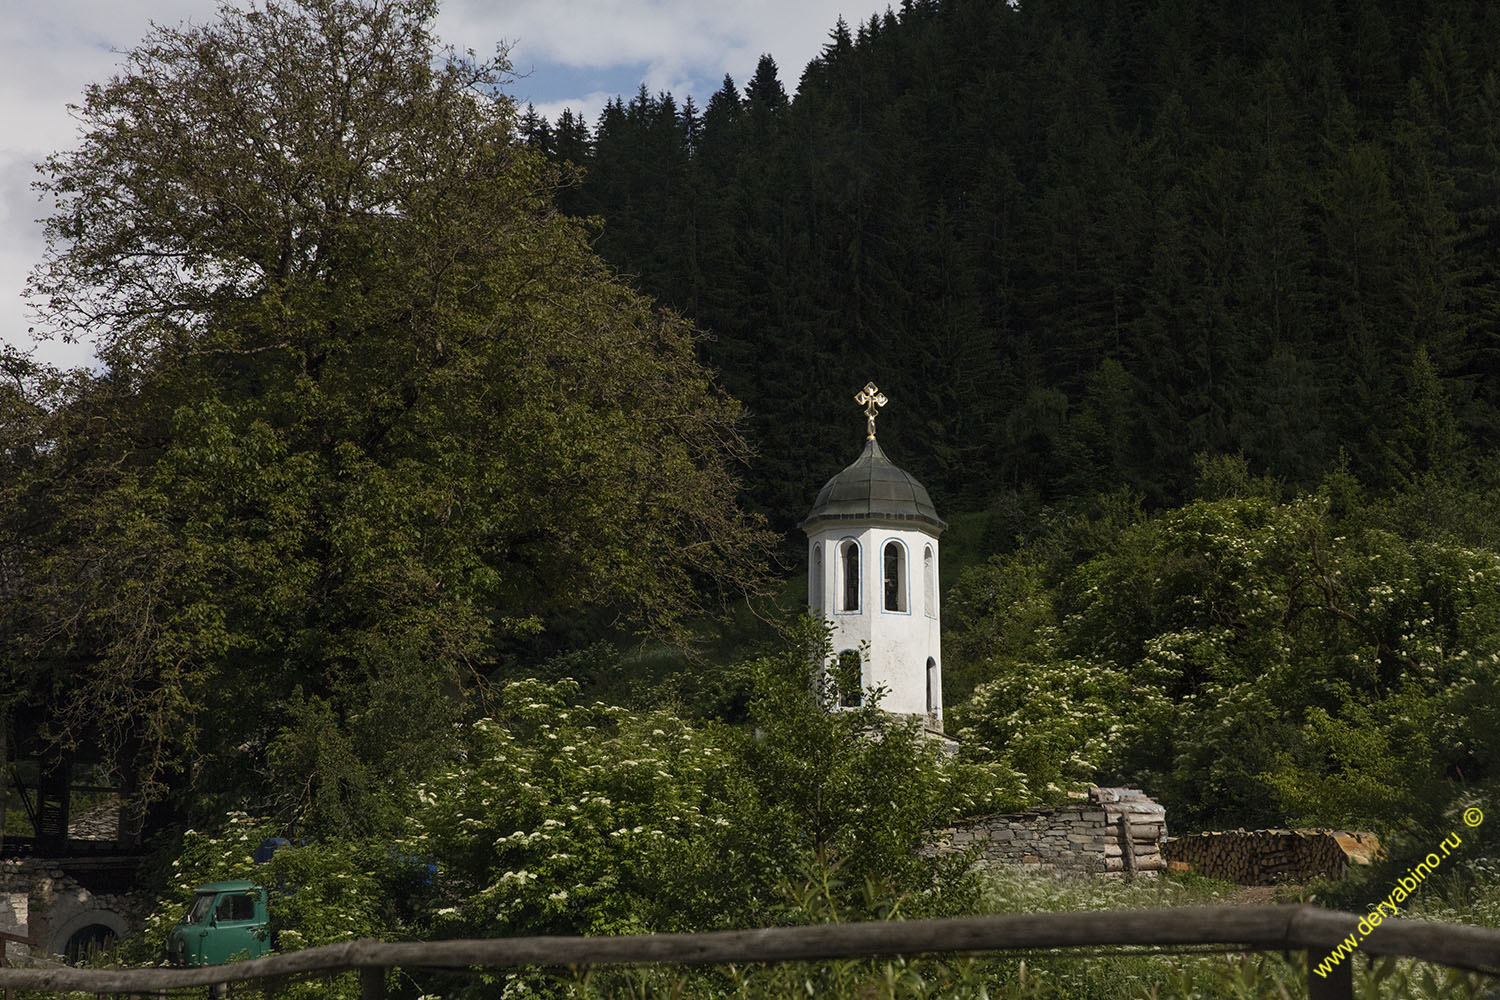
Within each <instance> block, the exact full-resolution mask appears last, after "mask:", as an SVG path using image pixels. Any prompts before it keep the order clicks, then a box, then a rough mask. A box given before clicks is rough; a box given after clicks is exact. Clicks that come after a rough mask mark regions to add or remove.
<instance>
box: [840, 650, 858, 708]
mask: <svg viewBox="0 0 1500 1000" xmlns="http://www.w3.org/2000/svg"><path fill="white" fill-rule="evenodd" d="M864 683H865V665H864V660H863V659H861V658H860V655H859V650H857V649H846V650H844V651H843V652H842V653H840V654H839V655H838V657H837V658H836V659H835V660H834V661H833V685H834V687H835V688H837V689H838V699H839V704H840V705H842V706H844V707H845V708H858V707H859V704H860V702H861V700H862V699H863V698H864Z"/></svg>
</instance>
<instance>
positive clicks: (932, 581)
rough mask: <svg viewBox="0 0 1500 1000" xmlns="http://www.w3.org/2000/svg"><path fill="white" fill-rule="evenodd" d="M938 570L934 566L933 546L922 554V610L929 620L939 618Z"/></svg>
mask: <svg viewBox="0 0 1500 1000" xmlns="http://www.w3.org/2000/svg"><path fill="white" fill-rule="evenodd" d="M936 576H937V570H936V568H935V567H934V566H933V559H932V546H931V545H929V546H927V550H926V551H925V552H923V553H922V610H923V611H924V612H926V614H927V616H928V617H929V618H936V617H937V580H936Z"/></svg>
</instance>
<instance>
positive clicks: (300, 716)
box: [0, 0, 762, 829]
mask: <svg viewBox="0 0 1500 1000" xmlns="http://www.w3.org/2000/svg"><path fill="white" fill-rule="evenodd" d="M435 13H436V6H435V4H434V3H432V2H430V0H369V2H356V0H305V2H295V3H287V4H279V3H271V4H267V5H264V6H263V7H261V8H258V9H255V10H251V11H248V12H246V11H238V10H234V9H232V8H226V9H225V10H224V11H223V12H222V13H221V15H220V17H219V19H218V20H216V21H213V22H210V23H208V24H205V25H201V26H187V27H180V28H173V27H159V28H156V29H155V30H154V31H153V33H152V34H151V36H150V37H149V38H148V39H147V40H146V41H145V42H144V43H143V44H142V45H141V46H139V47H138V48H136V49H135V50H133V51H132V52H131V53H129V54H128V56H127V57H126V65H125V69H124V70H123V71H122V73H121V74H120V75H119V76H117V77H116V78H114V79H112V80H111V81H109V82H108V83H105V84H101V85H95V86H92V87H90V88H89V90H88V91H87V92H86V94H85V96H84V100H83V103H82V105H81V106H80V108H79V110H78V116H79V120H80V122H81V129H82V139H81V142H80V144H79V146H78V147H77V148H76V149H74V150H72V151H69V152H64V153H59V154H57V155H56V156H54V157H52V158H51V159H50V160H49V161H48V163H47V164H46V168H45V178H46V179H45V180H44V181H43V182H42V185H41V186H42V188H43V190H44V192H46V193H47V194H49V195H51V196H52V198H53V199H54V204H55V208H54V211H53V214H52V215H51V217H50V219H49V220H48V222H47V233H48V237H49V249H48V252H47V257H46V259H45V260H44V262H43V263H42V264H41V265H40V266H39V268H38V269H37V271H36V272H35V274H34V278H33V281H34V291H35V293H36V295H37V296H38V297H39V302H40V304H41V305H42V306H43V308H44V311H45V313H46V315H47V317H48V319H49V320H50V321H51V322H52V324H53V326H54V328H55V329H57V330H59V331H61V332H63V333H65V334H66V333H68V332H70V331H81V330H85V329H87V330H89V331H91V332H92V333H93V334H94V335H95V336H96V338H97V341H98V343H99V345H100V353H101V357H102V358H103V359H104V361H105V362H106V364H107V366H108V367H107V371H105V372H104V373H103V374H102V375H100V376H99V377H98V378H96V379H92V380H88V381H86V382H85V383H84V384H82V385H80V386H77V387H75V388H74V390H73V391H71V392H70V393H69V394H68V395H67V396H66V398H64V399H62V400H61V401H60V402H59V404H58V405H57V406H56V407H55V408H53V409H51V410H50V411H48V412H46V413H44V414H41V415H38V416H37V421H39V423H36V424H35V428H36V429H35V430H34V431H33V432H32V439H33V441H34V442H41V443H42V444H43V445H44V446H45V447H43V448H41V449H40V452H39V451H38V446H37V445H36V444H35V443H28V440H27V438H26V437H25V436H24V435H23V436H21V437H18V438H16V439H7V442H6V445H5V453H6V463H7V464H6V466H5V468H6V470H7V472H8V473H10V472H12V471H14V472H15V475H13V476H9V477H8V478H7V479H6V481H5V486H4V488H5V491H6V498H7V500H10V501H13V503H14V505H12V504H10V503H8V504H7V505H6V509H7V513H6V515H5V518H6V531H7V532H8V534H7V536H6V537H7V538H9V539H21V538H24V544H19V543H18V544H17V545H16V546H15V547H14V548H11V549H9V550H7V558H17V559H19V560H20V562H21V566H20V573H21V574H22V575H23V576H24V578H25V579H26V581H27V586H26V588H25V590H24V593H22V594H20V595H16V596H17V597H18V599H17V600H14V601H7V603H6V606H5V610H4V614H5V616H6V627H5V628H3V629H0V632H3V633H4V634H5V636H6V641H7V643H8V644H9V652H10V653H12V654H13V657H14V658H16V659H17V660H19V661H20V662H24V663H26V664H27V668H26V676H25V677H24V678H22V679H21V681H20V683H21V684H22V685H24V686H25V687H26V689H28V690H30V691H32V692H33V694H34V697H35V699H36V700H37V701H38V702H39V703H40V704H41V707H44V708H46V709H47V710H48V711H49V712H50V713H51V714H53V716H54V717H55V718H56V719H57V720H58V726H59V732H60V734H61V738H63V739H77V738H89V739H91V740H99V741H102V742H103V743H104V744H105V745H106V746H108V747H110V748H113V749H115V750H117V751H119V753H120V754H121V755H122V756H123V757H124V758H125V763H126V764H127V765H132V766H133V768H134V769H135V770H136V771H137V772H138V773H139V774H140V775H141V776H142V777H143V779H145V780H146V781H147V782H148V783H149V782H151V781H154V780H160V779H164V778H167V777H172V776H174V775H175V776H177V777H181V776H183V775H184V774H185V772H184V771H183V770H182V769H183V768H186V767H188V766H189V763H190V762H191V765H192V767H193V768H194V776H195V777H196V779H197V783H198V786H199V789H200V791H203V790H205V786H206V788H207V790H208V794H209V795H210V796H211V795H212V794H213V793H212V789H215V788H218V789H230V788H233V789H234V790H235V791H236V793H237V794H241V795H245V796H249V797H251V800H252V801H256V802H259V803H260V804H261V805H262V806H271V807H274V808H276V809H277V810H278V811H280V812H281V813H283V814H284V815H299V814H300V815H304V816H307V817H308V818H309V819H312V820H314V821H316V823H318V824H321V825H323V826H325V827H327V828H330V829H362V828H369V827H371V826H372V825H378V824H379V823H381V822H384V821H386V820H389V819H391V818H392V815H399V814H400V812H401V811H402V809H401V807H400V806H399V805H398V804H397V803H396V801H395V800H394V799H390V798H388V797H387V798H382V796H380V795H378V794H375V793H376V792H377V791H379V789H380V788H382V787H388V786H390V785H392V784H393V783H395V784H401V783H405V782H406V781H407V778H406V775H408V774H410V773H417V772H420V770H421V768H422V766H423V763H424V761H426V760H430V759H432V758H434V757H437V756H440V755H442V754H443V753H444V752H445V747H446V746H447V745H448V744H449V743H450V742H451V736H450V735H449V734H450V733H451V732H452V730H451V727H450V725H449V723H450V722H451V721H453V720H454V719H455V718H457V717H459V716H461V715H462V713H463V712H464V711H466V708H465V705H464V701H465V699H464V698H463V697H461V693H462V692H464V691H474V690H477V689H476V687H475V683H474V681H475V679H476V678H477V677H478V676H481V675H482V674H483V673H484V671H485V664H486V662H487V658H488V657H489V656H490V650H491V648H492V645H493V643H494V642H495V641H496V640H497V639H500V638H504V637H514V636H518V635H525V634H527V633H528V632H531V631H534V630H535V629H536V628H537V627H538V625H539V623H540V622H541V621H542V619H543V618H544V617H545V616H547V615H549V614H554V613H557V612H560V611H566V610H572V609H578V608H581V607H584V606H588V605H599V604H604V605H608V606H611V607H613V608H615V609H616V610H617V611H618V612H620V613H622V614H623V615H625V616H626V617H627V618H629V619H631V620H634V621H637V622H643V623H646V624H647V625H649V626H652V627H659V628H663V629H667V630H670V629H672V628H674V627H676V626H678V625H679V624H680V623H682V622H683V621H684V620H685V619H686V618H688V617H690V616H692V615H695V614H697V613H699V612H700V611H702V610H703V609H704V608H706V607H709V606H711V605H712V604H713V603H714V602H715V601H716V600H718V599H719V598H721V597H724V596H729V595H734V594H738V593H741V592H743V591H744V590H745V589H747V588H753V587H754V586H755V585H756V580H757V578H758V576H759V573H760V570H759V565H760V555H759V552H760V546H761V544H762V540H761V536H760V535H759V534H758V532H757V529H756V527H755V525H754V524H753V523H752V522H751V521H750V520H749V519H748V518H746V517H745V516H744V515H743V514H741V513H740V511H739V510H738V509H737V507H736V505H735V499H734V498H735V494H736V491H737V484H736V480H735V478H734V472H733V469H734V465H735V464H736V463H737V462H738V461H739V460H740V459H741V458H743V456H744V450H743V446H742V442H741V439H740V437H739V435H738V431H737V420H738V405H737V404H736V403H735V402H734V401H733V400H732V399H730V398H729V397H728V396H727V395H726V394H725V393H724V392H723V391H722V390H721V389H720V388H719V387H718V386H717V385H716V384H715V383H714V381H713V380H712V378H711V376H710V374H709V373H708V371H707V370H706V369H704V368H703V367H702V366H701V365H700V364H699V363H698V360H697V358H696V351H697V341H696V339H695V336H694V334H693V332H692V330H691V328H690V327H689V326H688V324H687V323H686V322H684V321H682V320H680V319H678V318H676V317H674V316H671V315H667V314H663V313H660V312H657V311H654V310H653V308H652V307H651V305H650V303H649V302H648V301H647V300H645V299H643V298H641V297H640V296H639V295H637V294H635V293H634V292H632V291H630V290H629V289H628V288H626V287H624V286H623V285H621V284H619V283H617V282H616V281H614V280H613V279H612V278H611V276H610V273H609V270H608V268H607V267H606V266H605V265H604V264H603V263H602V262H600V261H599V260H598V259H597V258H596V257H595V256H594V255H593V254H592V252H591V251H590V249H589V246H588V242H587V240H588V235H587V233H586V231H585V230H584V229H583V228H582V227H581V226H580V225H579V224H577V223H575V222H573V221H570V220H569V219H567V218H564V217H562V216H560V215H558V214H557V213H556V212H555V211H554V210H553V208H552V206H551V204H550V202H549V200H548V193H549V191H550V189H551V187H552V186H553V184H554V183H555V182H556V180H557V175H556V173H555V172H554V171H553V170H551V169H550V168H549V167H547V165H546V163H545V161H544V159H543V157H542V156H541V155H540V154H538V153H534V152H532V151H529V150H528V149H526V148H525V147H524V146H523V145H522V144H521V143H520V142H519V141H518V137H517V133H518V128H520V125H519V124H518V122H517V119H516V114H515V112H514V109H513V107H512V105H511V103H510V102H509V100H508V99H506V98H504V97H503V96H497V94H496V91H495V87H496V86H498V85H499V84H500V83H501V82H503V79H504V74H505V71H506V69H507V66H506V64H505V61H504V58H503V53H502V54H501V55H500V56H497V57H496V58H495V59H492V60H488V61H476V60H474V59H473V58H472V57H469V56H462V55H459V54H456V53H453V52H451V51H450V52H446V53H443V52H438V51H436V50H435V45H434V42H433V39H432V36H431V33H430V25H431V21H432V18H433V17H434V15H435ZM666 117H667V118H670V117H671V115H670V114H668V115H666ZM669 124H670V123H669ZM539 128H540V126H539V125H538V124H536V123H533V124H532V126H531V129H532V132H533V135H535V134H537V133H538V130H539ZM565 131H566V130H564V129H559V140H558V141H559V143H565V142H566V141H568V136H566V135H564V134H563V133H564V132H565ZM6 398H7V399H9V398H10V397H8V396H7V397H6ZM7 412H8V411H7ZM12 442H14V443H12ZM28 447H29V448H30V449H31V450H30V451H25V450H24V449H26V448H28ZM22 466H24V467H25V468H24V469H22ZM247 765H248V766H247ZM382 802H383V803H385V805H381V803H382ZM383 809H393V810H395V813H393V814H389V815H388V814H383V813H382V810H383Z"/></svg>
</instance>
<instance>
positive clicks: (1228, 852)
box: [1162, 830, 1380, 885]
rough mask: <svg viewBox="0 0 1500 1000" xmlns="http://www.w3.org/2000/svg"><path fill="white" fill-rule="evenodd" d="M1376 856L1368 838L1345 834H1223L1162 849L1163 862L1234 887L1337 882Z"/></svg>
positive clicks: (1195, 836)
mask: <svg viewBox="0 0 1500 1000" xmlns="http://www.w3.org/2000/svg"><path fill="white" fill-rule="evenodd" d="M1379 851H1380V842H1379V841H1378V840H1377V839H1376V838H1375V835H1374V834H1372V833H1356V832H1352V831H1348V830H1225V831H1220V832H1210V833H1199V834H1193V835H1191V836H1187V837H1173V838H1171V839H1169V840H1168V841H1167V842H1166V843H1165V844H1163V845H1162V854H1163V855H1164V856H1165V857H1166V859H1167V861H1169V862H1185V863H1187V864H1188V865H1189V866H1190V867H1191V869H1192V870H1193V871H1195V872H1197V873H1198V874H1199V875H1203V876H1206V877H1208V878H1217V879H1223V880H1224V881H1226V882H1237V883H1239V884H1240V885H1275V884H1277V883H1279V882H1306V881H1307V880H1308V879H1311V878H1316V877H1320V876H1321V877H1326V878H1340V877H1342V876H1343V874H1344V873H1345V872H1346V871H1348V869H1349V865H1350V864H1369V863H1370V861H1371V860H1373V859H1374V857H1375V855H1376V854H1378V853H1379Z"/></svg>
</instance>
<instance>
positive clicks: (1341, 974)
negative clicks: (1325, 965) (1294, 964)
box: [1307, 949, 1354, 1000]
mask: <svg viewBox="0 0 1500 1000" xmlns="http://www.w3.org/2000/svg"><path fill="white" fill-rule="evenodd" d="M1326 958H1327V956H1326V955H1322V956H1321V957H1320V953H1319V952H1315V951H1313V950H1312V949H1308V952H1307V1000H1354V956H1353V955H1346V956H1344V960H1343V961H1342V962H1340V963H1339V964H1338V965H1335V966H1334V967H1333V968H1332V969H1330V970H1329V971H1328V974H1327V975H1326V976H1324V975H1320V974H1319V973H1318V972H1317V971H1316V967H1317V965H1319V964H1320V963H1322V962H1323V961H1324V960H1325V959H1326Z"/></svg>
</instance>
